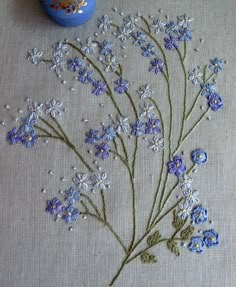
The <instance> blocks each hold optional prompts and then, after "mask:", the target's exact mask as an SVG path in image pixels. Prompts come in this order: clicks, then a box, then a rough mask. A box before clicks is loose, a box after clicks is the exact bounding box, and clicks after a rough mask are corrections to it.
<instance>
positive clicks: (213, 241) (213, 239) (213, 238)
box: [203, 229, 219, 247]
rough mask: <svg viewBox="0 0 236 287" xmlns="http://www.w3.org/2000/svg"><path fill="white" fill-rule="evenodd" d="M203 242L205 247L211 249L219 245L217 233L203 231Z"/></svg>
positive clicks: (212, 230)
mask: <svg viewBox="0 0 236 287" xmlns="http://www.w3.org/2000/svg"><path fill="white" fill-rule="evenodd" d="M203 236H204V238H203V240H204V242H205V244H206V246H207V247H213V246H217V245H218V244H219V239H218V237H219V235H218V233H217V232H216V231H215V230H214V229H211V230H205V231H204V232H203Z"/></svg>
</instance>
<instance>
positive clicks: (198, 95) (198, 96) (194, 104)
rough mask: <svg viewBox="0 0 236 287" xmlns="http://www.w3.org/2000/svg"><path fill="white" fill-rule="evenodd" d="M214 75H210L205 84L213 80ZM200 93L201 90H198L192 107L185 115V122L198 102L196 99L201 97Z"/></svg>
mask: <svg viewBox="0 0 236 287" xmlns="http://www.w3.org/2000/svg"><path fill="white" fill-rule="evenodd" d="M214 75H215V74H214V73H212V74H211V75H210V76H209V77H208V78H207V80H206V81H205V83H208V82H209V81H210V80H211V79H212V78H213V76H214ZM201 93H202V89H200V91H199V92H198V94H197V97H196V99H195V101H194V103H193V105H192V107H191V108H190V110H189V112H188V114H187V115H186V120H187V119H188V118H189V117H190V116H191V115H192V112H193V111H194V108H195V106H196V104H197V102H198V99H199V98H200V96H201Z"/></svg>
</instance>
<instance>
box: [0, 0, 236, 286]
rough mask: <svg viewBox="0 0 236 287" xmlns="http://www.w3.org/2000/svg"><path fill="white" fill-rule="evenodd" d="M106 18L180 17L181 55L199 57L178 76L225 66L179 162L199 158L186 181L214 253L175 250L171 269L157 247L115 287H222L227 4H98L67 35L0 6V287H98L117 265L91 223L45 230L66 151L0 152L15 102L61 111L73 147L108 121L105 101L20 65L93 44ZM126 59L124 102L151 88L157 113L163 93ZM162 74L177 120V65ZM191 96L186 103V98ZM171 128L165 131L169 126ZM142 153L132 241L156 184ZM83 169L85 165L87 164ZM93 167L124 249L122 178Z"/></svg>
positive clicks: (229, 178)
mask: <svg viewBox="0 0 236 287" xmlns="http://www.w3.org/2000/svg"><path fill="white" fill-rule="evenodd" d="M114 6H116V7H117V8H118V11H125V12H127V13H133V12H134V11H136V10H138V11H140V12H142V13H143V14H147V15H148V14H149V13H153V14H154V15H156V14H158V12H157V11H158V9H160V8H161V9H163V10H164V13H166V14H168V15H169V16H170V19H171V18H174V17H175V16H176V15H181V14H182V13H184V12H186V13H187V14H189V15H191V16H192V17H194V19H195V21H194V41H193V45H192V49H193V48H195V47H200V51H199V52H198V53H197V52H194V51H193V50H192V52H191V60H190V59H188V64H189V69H191V68H194V67H195V66H196V65H198V64H200V65H201V64H202V65H203V64H204V63H205V62H207V61H208V59H209V58H210V57H214V56H219V57H223V58H225V59H226V60H227V61H228V65H226V66H225V70H224V72H223V73H222V74H221V75H220V76H219V80H218V89H219V91H220V93H221V94H222V95H223V97H224V99H225V109H224V110H223V111H222V112H219V113H217V114H213V115H212V121H209V122H208V121H207V122H205V123H204V124H203V125H202V126H201V128H200V129H199V130H198V131H197V132H196V133H195V134H194V135H193V137H192V138H191V141H190V142H189V145H186V146H185V151H186V154H188V152H189V151H191V150H192V149H193V148H196V147H199V146H200V147H202V148H204V149H205V150H207V151H208V153H209V157H210V160H209V163H208V164H207V165H206V166H205V167H204V170H203V169H202V170H201V171H199V173H197V174H196V179H195V188H198V189H199V190H200V192H201V196H200V198H201V201H202V203H203V204H204V205H206V206H208V209H209V213H210V216H211V217H212V219H213V220H214V228H216V230H218V232H219V234H220V238H221V246H220V247H219V248H216V249H212V250H208V251H207V252H205V253H204V254H203V255H202V256H197V255H194V254H191V253H190V252H188V251H187V250H184V249H183V250H182V255H181V256H180V257H179V258H177V257H175V256H174V255H172V254H170V253H169V251H168V250H167V249H166V248H165V247H164V246H161V247H158V248H157V249H156V254H157V255H158V259H159V263H158V264H157V265H153V266H146V265H142V264H141V263H140V262H139V261H138V260H137V261H136V262H134V263H133V264H131V265H129V266H128V267H127V268H126V269H125V271H124V273H123V275H122V276H121V277H120V279H119V281H118V282H117V284H116V286H117V287H144V286H145V287H146V286H147V287H156V286H159V287H172V286H174V287H178V286H181V287H183V286H186V287H187V286H193V287H197V286H198V287H200V286H203V287H205V286H206V287H222V286H225V287H233V286H235V281H236V277H235V274H236V273H235V270H236V262H235V256H236V253H235V251H236V227H235V220H236V214H235V200H236V196H235V168H236V166H235V162H236V161H235V159H236V158H235V152H236V150H235V135H236V134H235V131H236V126H235V123H236V121H235V108H236V107H235V101H234V98H235V90H236V81H235V76H236V74H235V68H236V66H235V44H236V41H235V24H236V21H235V13H236V2H235V0H226V1H221V0H199V1H194V0H166V1H161V0H160V1H156V0H147V1H141V0H137V1H125V0H121V1H118V0H117V1H116V0H111V1H105V0H98V9H97V12H96V15H95V17H94V18H93V19H92V20H91V21H90V22H89V23H87V24H86V25H85V26H83V27H80V28H75V29H64V28H61V27H59V26H56V25H54V24H53V23H52V22H51V21H50V20H49V19H48V18H47V17H46V16H45V15H44V13H43V12H42V11H41V10H40V7H39V5H38V1H30V0H8V1H3V0H2V1H0V39H1V42H0V51H1V56H0V69H1V73H0V75H1V76H0V87H1V97H0V120H1V121H3V120H4V121H5V122H6V127H3V126H0V135H1V144H0V286H1V287H56V286H57V287H64V286H65V287H75V286H79V287H104V286H106V284H107V283H108V282H109V280H110V279H111V278H112V276H113V275H114V272H116V270H117V268H118V266H119V265H120V262H121V260H122V258H123V257H122V256H123V255H122V252H121V249H120V248H117V245H116V242H115V241H114V239H113V238H112V237H111V236H110V234H109V233H108V232H106V231H105V230H104V228H103V227H102V226H101V225H97V223H95V222H94V221H93V220H87V221H83V220H81V221H80V223H79V224H78V226H77V228H76V229H75V230H74V231H73V232H68V230H67V227H66V226H65V225H64V224H63V223H55V222H54V221H53V220H52V218H51V217H50V216H48V215H47V214H45V212H44V209H45V201H46V200H47V199H48V198H52V197H53V196H56V195H57V191H58V190H59V189H60V188H63V187H64V186H63V183H62V182H60V180H59V179H60V177H61V176H64V175H65V177H67V178H69V177H71V176H73V171H72V169H71V166H73V165H76V166H78V167H79V165H78V163H77V161H76V158H75V157H74V155H73V154H72V153H71V152H70V151H69V150H68V149H67V148H65V147H64V146H63V145H61V144H59V143H56V144H54V143H51V144H48V145H43V144H41V145H38V146H37V147H36V148H34V149H32V150H26V149H25V148H23V147H21V146H16V147H11V146H9V145H8V144H7V143H6V141H5V135H6V132H7V130H9V129H10V128H11V127H12V126H13V125H14V117H15V115H16V114H17V112H16V111H17V109H18V108H22V109H24V110H25V103H24V99H25V97H31V98H33V99H36V100H38V101H45V100H49V99H52V98H57V99H60V100H62V101H63V103H64V105H65V107H66V108H67V109H68V112H67V113H66V114H65V115H64V116H63V121H62V122H63V125H64V126H65V127H66V130H67V131H68V133H69V134H70V135H72V136H73V138H74V140H75V141H76V142H78V143H79V144H80V146H82V143H83V139H84V132H85V129H88V127H93V126H94V125H95V126H96V123H97V122H101V121H105V120H106V119H107V114H108V113H110V112H113V110H112V106H111V105H110V103H109V101H108V100H107V101H106V99H105V98H103V99H100V98H99V99H98V98H96V97H91V95H90V90H89V89H87V88H82V86H81V85H79V83H77V84H74V86H75V88H76V91H78V92H76V93H72V92H70V91H69V85H65V86H63V85H61V84H60V80H58V79H57V78H56V77H55V76H54V74H53V73H52V72H50V71H48V69H47V68H46V67H45V66H40V67H35V66H32V65H30V64H29V62H27V61H26V59H25V55H26V52H27V50H29V49H31V48H33V47H38V48H39V49H42V50H44V51H49V47H50V46H51V45H52V44H53V43H54V42H56V41H58V40H60V39H64V38H70V39H74V38H75V37H78V36H79V37H80V38H81V39H84V38H85V37H87V36H88V35H93V33H94V32H95V31H96V25H97V24H96V23H97V22H96V19H97V17H99V16H101V15H103V14H104V13H107V14H110V15H113V14H114V13H113V12H112V11H111V8H112V7H114ZM154 11H156V13H154ZM115 17H117V16H115ZM117 19H118V17H117ZM200 37H202V38H204V39H205V43H204V45H200V44H199V38H200ZM126 46H128V45H126ZM134 49H135V48H131V49H129V50H128V49H127V50H126V52H125V53H126V54H127V64H126V65H125V74H126V75H127V74H128V78H129V79H130V80H131V81H133V86H132V90H133V91H136V89H137V87H138V86H139V85H141V84H145V83H146V82H151V83H152V84H153V87H154V89H155V90H156V91H157V95H158V96H159V98H160V99H161V101H163V105H164V101H166V100H165V89H164V83H161V82H160V83H159V82H157V80H156V78H155V77H154V76H151V77H150V74H149V73H147V72H145V71H144V69H143V63H144V59H143V58H141V57H140V55H139V53H138V52H137V53H134V52H132V51H134ZM131 55H132V56H133V55H134V56H133V57H131ZM136 61H137V62H136ZM124 62H125V61H124ZM128 63H129V64H128ZM145 65H147V62H145ZM171 65H172V66H173V67H175V66H176V67H177V68H176V77H177V78H176V79H177V80H176V83H175V84H174V91H175V93H176V97H175V107H176V109H179V111H181V108H182V102H181V101H182V100H180V98H181V97H180V98H178V93H180V92H181V85H182V84H181V79H180V80H178V76H177V74H178V69H181V67H180V64H179V62H178V60H177V58H176V59H175V58H173V59H172V62H171ZM178 91H179V92H178ZM192 94H193V93H189V97H191V95H192ZM101 102H102V103H104V104H105V106H104V108H103V109H101V108H99V105H98V103H101ZM120 102H122V99H121V100H120ZM5 104H8V105H10V106H11V110H10V111H9V112H7V111H6V109H4V105H5ZM123 106H124V111H126V113H129V112H128V111H127V110H126V105H125V103H124V104H123ZM84 117H86V118H88V119H89V124H87V125H85V124H84V123H82V121H81V119H82V118H84ZM175 123H176V124H175V125H176V129H177V127H178V122H177V119H176V122H175ZM145 145H146V143H145V142H142V141H141V144H140V146H142V147H143V148H142V149H140V150H141V156H140V158H139V161H138V166H139V174H138V176H137V185H138V195H137V196H138V204H140V205H141V204H142V205H143V208H139V217H138V218H139V226H138V231H139V233H140V232H141V230H142V228H143V224H144V223H145V221H144V219H143V218H144V217H145V216H146V212H145V210H146V209H147V208H148V207H149V206H150V204H151V198H152V196H151V194H150V193H151V188H152V190H154V187H155V184H156V180H155V177H153V176H152V174H151V173H150V171H149V169H150V167H151V168H154V170H155V169H156V168H157V167H156V165H155V162H153V161H152V160H151V159H152V158H153V155H152V153H150V152H149V153H146V147H145ZM82 148H83V150H84V154H85V155H86V150H87V148H86V147H85V146H84V145H83V147H82ZM88 159H89V161H90V162H92V157H91V156H90V155H88ZM149 160H150V161H149ZM102 166H103V167H104V168H105V169H106V170H108V171H109V174H110V177H111V178H112V190H111V191H110V192H109V193H108V195H107V197H108V200H109V204H110V206H109V216H110V217H112V218H113V219H115V220H114V224H115V226H116V228H117V229H118V230H119V231H120V233H121V234H122V235H123V236H124V237H125V238H126V241H127V242H128V240H129V239H130V233H129V228H130V222H129V218H130V217H129V216H130V214H129V212H127V211H126V210H127V208H128V207H129V206H130V205H129V203H130V201H129V200H130V199H129V190H128V187H127V188H125V187H124V189H123V188H122V189H120V188H119V186H120V183H121V182H123V179H124V181H126V179H127V175H126V173H125V172H123V171H121V169H120V167H121V166H120V165H119V163H118V162H113V166H112V164H111V163H109V162H108V163H106V164H103V165H102ZM50 169H51V170H53V171H54V173H55V175H54V176H50V175H48V171H49V170H50ZM121 178H122V180H121ZM143 179H145V180H143ZM64 185H65V187H66V184H64ZM127 185H128V183H127ZM127 185H126V186H127ZM44 187H45V188H46V189H47V191H48V193H47V194H46V195H44V194H42V193H41V192H40V191H41V189H42V188H44ZM162 230H164V232H165V230H166V231H167V230H168V227H167V226H166V225H164V226H163V227H162Z"/></svg>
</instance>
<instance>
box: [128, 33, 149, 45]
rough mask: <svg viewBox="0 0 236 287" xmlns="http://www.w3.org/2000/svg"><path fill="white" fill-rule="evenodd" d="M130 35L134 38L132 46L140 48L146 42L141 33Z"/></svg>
mask: <svg viewBox="0 0 236 287" xmlns="http://www.w3.org/2000/svg"><path fill="white" fill-rule="evenodd" d="M131 35H132V37H133V38H134V41H133V45H139V46H141V45H142V44H143V43H145V42H146V36H145V34H143V33H141V32H136V33H132V34H131Z"/></svg>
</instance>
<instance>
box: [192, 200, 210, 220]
mask: <svg viewBox="0 0 236 287" xmlns="http://www.w3.org/2000/svg"><path fill="white" fill-rule="evenodd" d="M192 220H193V222H194V223H195V224H203V223H205V222H206V221H207V220H208V212H207V210H206V208H204V207H202V206H201V205H199V206H196V207H194V209H193V211H192Z"/></svg>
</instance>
